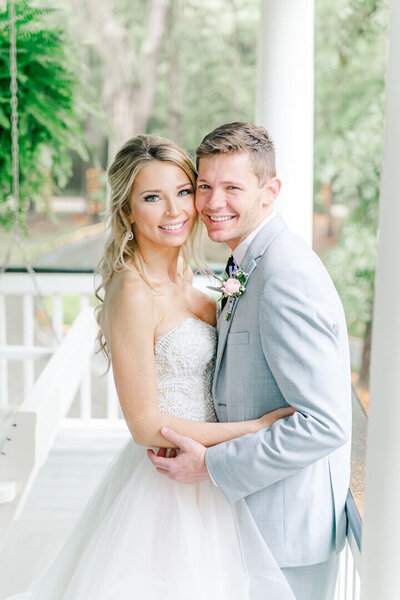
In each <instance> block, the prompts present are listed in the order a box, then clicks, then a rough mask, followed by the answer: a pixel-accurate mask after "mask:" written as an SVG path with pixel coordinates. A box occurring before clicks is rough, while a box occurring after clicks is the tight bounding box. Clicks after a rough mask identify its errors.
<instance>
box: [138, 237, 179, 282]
mask: <svg viewBox="0 0 400 600" xmlns="http://www.w3.org/2000/svg"><path fill="white" fill-rule="evenodd" d="M139 251H140V254H141V256H142V259H143V263H144V267H145V270H146V275H147V277H149V278H150V279H151V280H154V282H156V283H158V284H162V283H163V282H167V281H171V280H172V281H174V280H176V279H177V277H178V259H179V253H180V247H179V246H178V247H173V248H171V247H168V246H155V245H149V244H145V245H143V244H142V245H141V246H140V247H139Z"/></svg>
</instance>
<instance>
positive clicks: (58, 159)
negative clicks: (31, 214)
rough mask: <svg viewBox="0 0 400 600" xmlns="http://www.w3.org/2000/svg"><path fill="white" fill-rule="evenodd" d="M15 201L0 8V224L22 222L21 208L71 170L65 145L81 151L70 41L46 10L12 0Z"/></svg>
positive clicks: (80, 109) (6, 27) (4, 16)
mask: <svg viewBox="0 0 400 600" xmlns="http://www.w3.org/2000/svg"><path fill="white" fill-rule="evenodd" d="M15 10H16V16H17V69H18V113H19V123H18V125H19V160H20V205H19V206H15V202H14V201H13V199H12V197H11V195H12V160H11V123H10V118H11V106H10V97H11V92H10V22H9V13H8V7H7V8H6V10H5V11H3V12H1V13H0V172H1V183H0V225H2V226H4V227H5V228H6V229H10V227H11V226H12V224H13V223H14V222H15V221H17V222H18V223H19V224H20V225H21V226H22V227H23V226H24V223H25V219H26V208H27V206H29V204H30V203H33V204H35V203H37V202H40V201H42V202H43V199H44V198H48V197H49V195H50V193H51V191H52V187H53V185H54V182H56V183H57V184H58V185H59V186H63V185H65V184H66V182H67V181H68V177H69V174H70V172H71V159H70V155H69V153H68V150H69V149H72V148H73V149H74V150H75V151H77V152H78V153H79V154H80V155H81V156H82V157H85V156H86V148H85V144H84V142H83V139H84V138H83V131H82V128H81V125H80V117H81V116H82V114H83V113H84V111H85V110H86V107H85V105H84V103H83V102H82V101H81V98H80V85H79V75H78V73H79V68H78V65H77V63H76V60H75V59H74V53H73V51H72V46H71V43H70V41H69V39H68V37H67V35H66V33H65V31H63V30H62V29H61V27H60V26H59V23H58V20H57V15H56V14H55V12H54V11H52V10H43V9H40V8H37V7H34V6H33V3H32V2H31V1H30V0H17V1H16V3H15Z"/></svg>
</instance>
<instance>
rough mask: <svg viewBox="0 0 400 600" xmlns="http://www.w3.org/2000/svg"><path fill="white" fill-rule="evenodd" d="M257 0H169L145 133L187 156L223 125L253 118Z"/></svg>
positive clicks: (258, 7) (257, 16)
mask: <svg viewBox="0 0 400 600" xmlns="http://www.w3.org/2000/svg"><path fill="white" fill-rule="evenodd" d="M259 11H260V6H259V2H258V0H174V2H173V3H172V4H171V8H170V14H169V19H168V32H167V35H166V43H165V44H164V46H163V48H162V53H161V57H160V69H159V81H158V86H157V95H156V101H155V107H154V110H153V113H152V116H151V119H150V121H149V124H148V131H152V132H156V133H158V134H160V135H166V136H168V137H171V138H172V139H173V140H174V141H176V142H177V143H179V144H181V145H182V146H183V147H184V148H185V149H186V150H188V151H189V152H192V153H193V152H194V150H195V148H196V147H197V146H198V144H199V143H200V141H201V139H202V138H203V137H204V135H206V133H208V132H209V131H211V130H212V129H214V128H215V127H217V126H218V125H220V124H221V123H224V122H228V121H252V120H253V119H254V105H255V86H256V57H257V33H258V20H259V15H260V12H259Z"/></svg>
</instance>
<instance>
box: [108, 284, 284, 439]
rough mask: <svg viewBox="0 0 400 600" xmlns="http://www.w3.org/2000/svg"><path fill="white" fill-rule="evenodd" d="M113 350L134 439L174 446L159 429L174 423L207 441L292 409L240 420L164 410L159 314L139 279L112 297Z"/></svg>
mask: <svg viewBox="0 0 400 600" xmlns="http://www.w3.org/2000/svg"><path fill="white" fill-rule="evenodd" d="M108 319H109V325H110V351H111V357H112V365H113V372H114V379H115V385H116V388H117V392H118V397H119V401H120V404H121V408H122V412H123V414H124V417H125V421H126V423H127V425H128V427H129V430H130V432H131V434H132V437H133V438H134V440H135V442H136V443H137V444H139V445H142V446H157V447H158V446H163V447H164V448H165V447H170V448H173V447H174V444H172V443H171V442H168V441H167V440H166V439H165V438H164V437H163V436H162V435H161V433H160V430H161V427H164V426H166V427H170V428H171V429H174V430H175V431H176V432H178V433H180V434H181V435H185V436H188V437H191V438H192V439H194V440H196V441H198V442H200V443H201V444H203V445H204V446H213V445H214V444H219V443H221V442H226V441H228V440H231V439H233V438H236V437H239V436H241V435H245V434H247V433H255V432H257V431H259V430H260V429H263V428H266V427H271V425H272V424H273V423H274V422H275V421H277V420H278V419H279V418H282V417H286V416H289V415H290V414H292V412H293V411H291V409H287V408H285V409H279V410H278V411H274V412H273V413H269V414H268V415H265V416H264V417H261V418H260V419H255V420H251V421H242V422H237V423H205V422H197V421H191V420H189V419H182V418H180V417H173V416H170V415H166V414H164V413H162V412H161V411H160V410H159V409H158V402H157V375H156V367H155V360H154V331H155V327H156V323H157V315H156V311H155V308H154V301H153V294H152V293H151V291H150V290H148V289H146V286H145V284H143V282H141V281H135V280H133V281H132V280H129V279H127V280H126V281H125V282H124V283H123V286H122V288H121V289H120V291H119V292H118V294H116V295H115V297H114V298H113V299H112V300H111V301H110V302H109V306H108Z"/></svg>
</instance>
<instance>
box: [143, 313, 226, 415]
mask: <svg viewBox="0 0 400 600" xmlns="http://www.w3.org/2000/svg"><path fill="white" fill-rule="evenodd" d="M216 342H217V332H216V329H215V327H213V326H212V325H209V324H208V323H205V322H204V321H201V320H200V319H195V318H191V317H189V318H187V319H185V320H184V321H182V322H181V323H180V324H179V325H177V326H176V327H174V328H173V329H171V330H170V331H168V332H167V333H166V334H165V335H162V336H161V337H160V338H158V340H157V341H156V343H155V346H154V355H155V361H156V370H157V380H158V404H159V408H160V410H161V411H162V412H164V413H166V414H169V415H173V416H176V417H183V418H185V419H192V420H193V421H216V420H217V417H216V415H215V411H214V406H213V402H212V397H211V385H212V378H213V374H214V367H215V349H216Z"/></svg>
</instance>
